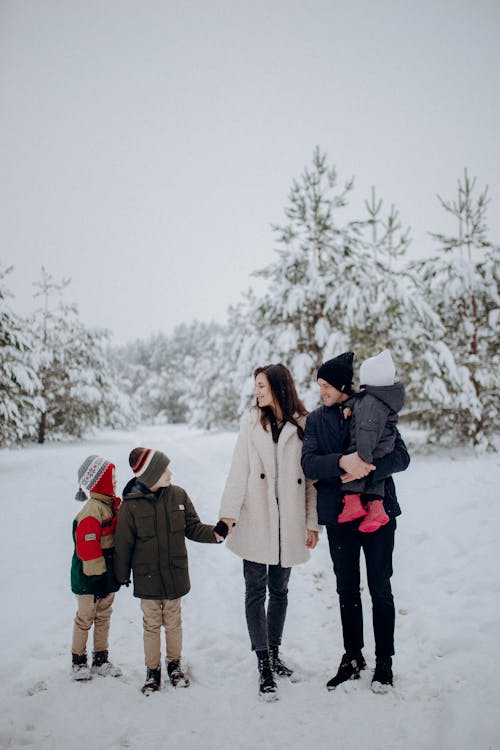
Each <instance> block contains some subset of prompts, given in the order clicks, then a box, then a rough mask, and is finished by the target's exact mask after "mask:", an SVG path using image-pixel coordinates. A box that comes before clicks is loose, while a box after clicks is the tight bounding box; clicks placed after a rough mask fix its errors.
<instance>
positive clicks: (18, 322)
mask: <svg viewBox="0 0 500 750" xmlns="http://www.w3.org/2000/svg"><path fill="white" fill-rule="evenodd" d="M12 270H13V268H12V266H10V267H8V268H3V267H0V445H11V444H13V443H17V442H21V441H23V440H25V439H32V438H33V437H34V436H35V434H36V418H37V412H38V409H39V407H40V403H39V399H38V397H37V395H36V394H37V390H38V388H39V386H40V382H39V380H38V377H37V374H36V372H35V369H34V367H33V359H32V343H33V342H32V339H31V334H30V331H29V328H28V327H27V325H26V323H25V321H23V320H22V319H21V318H19V317H18V316H17V315H16V314H15V313H14V312H13V311H12V310H11V309H10V307H9V305H8V303H7V299H8V298H9V297H11V296H12V295H11V293H10V291H9V290H8V288H7V284H6V281H5V279H6V277H7V276H8V274H9V273H11V271H12Z"/></svg>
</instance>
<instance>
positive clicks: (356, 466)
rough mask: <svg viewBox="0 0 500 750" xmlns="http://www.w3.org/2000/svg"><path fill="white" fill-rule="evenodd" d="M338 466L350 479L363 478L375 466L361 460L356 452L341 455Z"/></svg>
mask: <svg viewBox="0 0 500 750" xmlns="http://www.w3.org/2000/svg"><path fill="white" fill-rule="evenodd" d="M339 466H340V468H341V469H344V471H345V473H346V474H349V475H350V479H363V477H366V476H367V475H368V474H369V473H370V472H371V471H374V470H375V466H374V465H373V464H368V463H366V461H363V459H362V458H360V457H359V456H358V454H357V452H356V453H347V454H346V455H344V456H341V457H340V459H339ZM345 481H347V480H345Z"/></svg>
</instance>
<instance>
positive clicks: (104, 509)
mask: <svg viewBox="0 0 500 750" xmlns="http://www.w3.org/2000/svg"><path fill="white" fill-rule="evenodd" d="M75 499H76V500H80V501H85V500H86V501H87V502H86V503H85V505H84V506H83V508H82V510H81V511H80V513H78V515H77V516H76V518H75V520H74V521H73V541H74V545H75V548H74V552H73V559H72V561H71V590H72V591H73V593H74V594H76V599H77V604H78V609H77V612H76V617H75V620H74V626H73V642H72V647H71V651H72V656H73V664H72V676H73V679H75V680H90V679H91V678H92V676H93V675H94V674H99V675H102V676H107V675H111V676H112V677H119V676H120V675H121V674H122V672H121V669H120V668H119V667H116V666H114V665H113V664H112V663H111V662H110V661H109V660H108V633H109V626H110V620H111V612H112V604H113V600H114V598H115V591H118V589H119V588H120V585H119V584H118V582H117V580H116V578H115V576H114V573H113V549H114V532H115V527H116V512H117V510H118V507H119V505H120V498H119V497H116V476H115V466H114V464H112V463H110V462H109V461H106V459H105V458H102V457H101V456H96V455H92V456H88V458H86V459H85V461H84V462H83V464H82V465H81V466H80V468H79V469H78V492H77V493H76V495H75ZM92 626H94V649H93V655H92V666H91V667H90V668H89V666H88V665H87V639H88V635H89V631H90V629H91V627H92Z"/></svg>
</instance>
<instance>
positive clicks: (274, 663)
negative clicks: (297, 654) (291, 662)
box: [269, 646, 293, 677]
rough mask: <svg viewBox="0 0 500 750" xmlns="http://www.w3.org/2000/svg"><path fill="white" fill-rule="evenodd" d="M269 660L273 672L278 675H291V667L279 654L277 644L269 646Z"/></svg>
mask: <svg viewBox="0 0 500 750" xmlns="http://www.w3.org/2000/svg"><path fill="white" fill-rule="evenodd" d="M269 662H270V665H271V669H272V671H273V672H274V674H277V675H279V676H280V677H291V676H292V675H293V669H290V667H287V666H286V664H285V663H284V662H283V661H282V660H281V657H280V655H279V646H269Z"/></svg>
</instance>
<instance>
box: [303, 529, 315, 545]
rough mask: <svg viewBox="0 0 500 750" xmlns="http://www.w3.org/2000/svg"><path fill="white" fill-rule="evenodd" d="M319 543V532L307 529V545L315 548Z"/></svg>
mask: <svg viewBox="0 0 500 750" xmlns="http://www.w3.org/2000/svg"><path fill="white" fill-rule="evenodd" d="M317 543H318V532H317V531H312V530H311V529H307V531H306V547H309V549H314V548H315V546H316V545H317Z"/></svg>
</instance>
